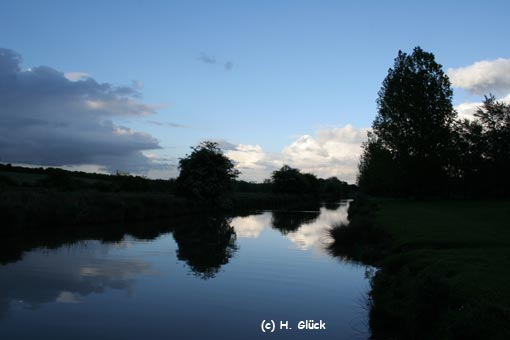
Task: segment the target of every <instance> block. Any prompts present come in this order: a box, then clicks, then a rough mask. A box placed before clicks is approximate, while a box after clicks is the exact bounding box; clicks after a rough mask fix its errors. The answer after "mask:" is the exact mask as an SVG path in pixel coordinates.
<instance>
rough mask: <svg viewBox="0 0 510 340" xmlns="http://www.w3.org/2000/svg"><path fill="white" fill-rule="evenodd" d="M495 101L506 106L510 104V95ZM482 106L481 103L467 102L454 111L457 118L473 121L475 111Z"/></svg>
mask: <svg viewBox="0 0 510 340" xmlns="http://www.w3.org/2000/svg"><path fill="white" fill-rule="evenodd" d="M497 100H498V101H501V102H503V103H506V104H510V94H508V95H506V96H505V97H503V98H500V99H497ZM482 106H483V103H482V102H468V103H461V104H459V105H457V106H455V107H454V109H455V110H456V111H457V113H458V116H459V118H463V119H469V120H472V119H475V113H476V111H478V109H479V108H480V107H482Z"/></svg>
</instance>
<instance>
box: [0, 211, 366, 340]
mask: <svg viewBox="0 0 510 340" xmlns="http://www.w3.org/2000/svg"><path fill="white" fill-rule="evenodd" d="M347 204H348V203H347V202H343V203H341V204H339V205H330V206H327V207H326V206H325V207H322V208H320V211H301V212H282V211H273V212H270V211H266V212H259V213H253V214H249V215H245V216H234V217H229V218H218V217H217V218H207V217H202V218H189V219H179V220H178V221H175V222H173V221H169V222H167V223H168V224H170V225H171V224H172V223H174V224H175V225H176V227H175V228H174V227H173V226H172V228H171V230H170V231H168V232H166V233H162V234H160V235H158V236H155V238H153V239H145V240H144V239H137V238H135V237H133V236H129V235H124V236H122V237H121V238H120V241H115V242H105V241H98V240H82V241H76V242H71V243H68V244H65V245H63V246H60V247H58V248H56V249H48V248H37V249H35V250H30V251H27V252H25V253H24V254H23V257H22V259H21V260H19V261H16V262H9V263H6V264H4V265H1V266H0V339H39V338H45V339H64V338H65V339H92V338H96V339H211V338H214V339H252V338H255V339H257V338H269V337H271V338H278V339H280V338H289V339H290V338H292V339H316V338H324V339H329V338H335V339H364V338H367V336H368V330H367V320H368V316H367V310H366V308H365V305H364V299H365V296H366V293H367V292H368V290H369V281H368V278H367V276H368V274H369V272H370V268H366V267H364V266H360V265H357V264H354V263H350V262H348V261H344V260H340V259H338V258H333V257H331V256H330V255H328V252H327V250H325V248H326V246H327V244H328V242H329V241H330V240H329V239H328V237H327V232H326V231H327V229H328V228H329V227H330V226H331V225H334V224H336V223H339V222H342V221H346V220H347ZM205 230H214V231H205ZM156 235H157V233H156ZM146 238H150V237H146ZM310 319H313V320H315V321H319V320H322V321H323V322H325V323H326V330H320V331H311V330H308V331H307V330H298V327H297V326H298V322H299V321H301V320H310ZM262 320H267V321H269V320H274V321H275V323H276V325H277V328H278V325H279V322H280V321H284V322H285V321H288V322H289V328H292V329H289V330H279V329H276V330H275V332H274V333H272V334H264V333H262V331H261V322H262Z"/></svg>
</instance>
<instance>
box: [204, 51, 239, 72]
mask: <svg viewBox="0 0 510 340" xmlns="http://www.w3.org/2000/svg"><path fill="white" fill-rule="evenodd" d="M197 59H198V60H199V61H200V62H202V63H204V64H211V65H213V64H223V68H224V69H225V71H230V70H232V69H233V68H234V63H233V62H232V61H230V60H227V61H226V62H224V63H223V62H219V61H217V60H216V57H214V56H211V55H208V54H206V53H205V52H202V53H200V55H199V56H198V57H197Z"/></svg>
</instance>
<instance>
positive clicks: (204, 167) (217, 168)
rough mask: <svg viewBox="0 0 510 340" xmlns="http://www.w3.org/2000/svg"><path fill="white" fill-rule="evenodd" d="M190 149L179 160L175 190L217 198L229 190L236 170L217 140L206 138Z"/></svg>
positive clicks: (217, 199) (207, 197)
mask: <svg viewBox="0 0 510 340" xmlns="http://www.w3.org/2000/svg"><path fill="white" fill-rule="evenodd" d="M192 149H193V151H192V152H191V154H190V155H186V157H184V158H182V159H180V160H179V170H180V173H179V177H177V179H176V186H177V190H178V191H179V192H180V193H181V194H184V195H185V196H188V197H190V198H195V199H200V200H206V201H210V202H213V203H218V202H220V201H221V200H223V198H224V196H225V195H226V194H228V193H229V192H230V191H231V190H232V181H233V180H234V179H235V178H236V177H237V176H238V175H239V171H238V170H236V169H235V168H234V163H233V162H232V161H231V160H230V159H229V158H228V157H226V156H225V155H224V154H223V152H222V151H221V149H220V148H219V147H218V144H217V143H214V142H209V141H206V142H203V143H201V144H199V145H198V146H197V147H193V148H192Z"/></svg>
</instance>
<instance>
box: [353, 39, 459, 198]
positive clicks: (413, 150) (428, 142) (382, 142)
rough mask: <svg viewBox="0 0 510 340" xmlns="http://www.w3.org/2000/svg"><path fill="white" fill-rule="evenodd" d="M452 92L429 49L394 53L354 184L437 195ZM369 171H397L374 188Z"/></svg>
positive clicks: (446, 157) (443, 180) (445, 153)
mask: <svg viewBox="0 0 510 340" xmlns="http://www.w3.org/2000/svg"><path fill="white" fill-rule="evenodd" d="M452 95H453V92H452V90H451V88H450V81H449V79H448V77H447V76H446V74H444V72H443V71H442V67H441V65H440V64H438V63H437V62H436V61H435V58H434V55H433V54H432V53H428V52H425V51H423V50H422V49H421V48H420V47H416V48H414V50H413V53H412V54H410V55H408V54H406V53H404V52H402V51H399V52H398V56H397V57H396V58H395V61H394V65H393V68H390V69H389V71H388V75H387V76H386V78H385V79H384V81H383V84H382V87H381V90H380V91H379V97H378V99H377V107H378V115H377V116H376V118H375V120H374V122H373V125H372V131H373V138H372V139H371V140H370V141H369V142H368V144H366V145H365V149H364V155H363V159H362V161H361V163H360V177H359V183H360V185H367V184H369V183H371V184H370V185H371V186H372V188H378V190H382V189H383V188H384V187H386V186H388V185H391V186H393V187H392V188H391V190H390V191H394V192H396V191H399V192H400V193H401V194H406V195H409V194H410V195H422V194H436V193H439V192H440V191H441V189H442V188H443V187H444V186H445V183H446V180H447V172H446V167H447V165H448V163H449V159H450V157H451V150H450V147H449V142H450V140H451V137H452V125H453V122H454V119H455V117H456V112H455V111H454V109H453V106H452ZM372 152H376V153H377V155H371V153H372ZM378 161H383V162H384V165H382V164H376V163H377V162H378ZM374 162H375V163H374ZM372 169H379V170H378V171H381V170H380V169H383V171H386V172H385V174H386V175H391V174H393V175H395V174H397V175H398V182H399V183H397V182H396V181H393V180H391V181H388V182H387V183H385V184H383V185H379V186H377V185H375V186H374V178H375V177H374V176H375V175H374V174H373V173H371V172H370V170H372ZM390 172H391V173H390ZM365 176H372V177H371V178H372V179H371V180H369V178H366V177H365ZM368 188H370V186H368V187H365V189H368Z"/></svg>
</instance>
